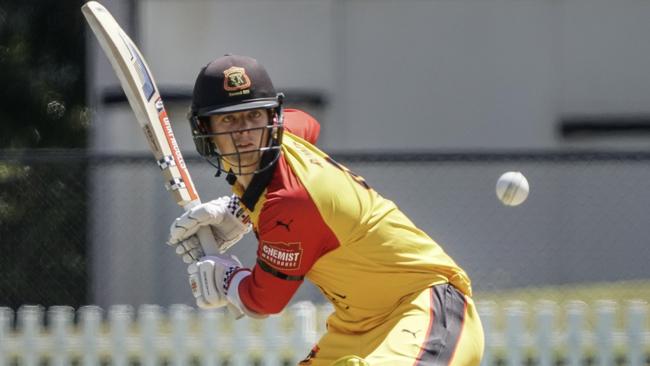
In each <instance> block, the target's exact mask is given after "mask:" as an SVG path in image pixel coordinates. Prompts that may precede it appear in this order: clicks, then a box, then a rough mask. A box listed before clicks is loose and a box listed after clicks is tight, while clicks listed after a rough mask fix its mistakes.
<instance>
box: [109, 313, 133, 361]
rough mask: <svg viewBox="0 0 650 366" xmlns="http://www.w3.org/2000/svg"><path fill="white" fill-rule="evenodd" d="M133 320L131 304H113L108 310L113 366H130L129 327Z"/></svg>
mask: <svg viewBox="0 0 650 366" xmlns="http://www.w3.org/2000/svg"><path fill="white" fill-rule="evenodd" d="M132 320H133V308H132V307H131V306H129V305H113V306H111V307H110V308H109V310H108V321H109V323H110V324H109V325H110V333H111V349H110V352H109V353H110V355H111V358H112V362H111V365H112V366H128V364H129V350H128V349H129V343H128V337H129V327H130V326H131V321H132Z"/></svg>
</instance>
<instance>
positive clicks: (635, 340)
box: [626, 300, 648, 366]
mask: <svg viewBox="0 0 650 366" xmlns="http://www.w3.org/2000/svg"><path fill="white" fill-rule="evenodd" d="M626 316H627V345H628V346H627V354H628V357H629V361H628V365H629V366H641V365H645V364H646V363H645V359H644V356H645V344H644V343H645V342H644V332H645V324H646V321H647V316H648V303H646V302H645V301H641V300H630V301H628V302H627V314H626Z"/></svg>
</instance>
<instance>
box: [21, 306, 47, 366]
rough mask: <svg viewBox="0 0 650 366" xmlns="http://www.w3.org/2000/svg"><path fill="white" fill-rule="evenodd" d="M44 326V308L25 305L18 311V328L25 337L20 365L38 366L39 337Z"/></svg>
mask: <svg viewBox="0 0 650 366" xmlns="http://www.w3.org/2000/svg"><path fill="white" fill-rule="evenodd" d="M42 324H43V308H42V307H41V306H38V305H25V306H21V307H20V309H18V327H19V329H20V332H21V333H22V335H23V339H22V352H21V355H22V362H21V363H20V365H25V366H37V365H38V364H39V361H40V359H39V357H40V347H39V344H38V336H39V335H40V333H41V325H42Z"/></svg>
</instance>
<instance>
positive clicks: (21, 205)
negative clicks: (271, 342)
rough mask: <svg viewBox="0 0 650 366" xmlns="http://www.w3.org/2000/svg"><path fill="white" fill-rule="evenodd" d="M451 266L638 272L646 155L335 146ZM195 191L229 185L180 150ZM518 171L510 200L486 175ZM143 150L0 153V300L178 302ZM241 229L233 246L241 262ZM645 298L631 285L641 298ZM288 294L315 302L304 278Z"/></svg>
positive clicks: (557, 274) (484, 280)
mask: <svg viewBox="0 0 650 366" xmlns="http://www.w3.org/2000/svg"><path fill="white" fill-rule="evenodd" d="M333 156H334V157H335V158H336V159H337V160H338V161H339V162H341V163H343V164H344V165H346V166H347V167H348V168H350V169H352V170H353V171H355V172H356V173H358V174H360V175H362V176H363V177H364V178H365V179H366V180H367V181H368V182H369V184H370V185H371V186H372V187H373V188H374V189H376V190H377V191H378V192H379V193H381V194H382V195H384V196H385V197H386V198H388V199H391V200H393V201H395V202H396V203H397V205H398V206H399V207H400V208H401V209H402V210H403V211H404V212H405V213H406V214H407V215H408V216H409V217H410V218H411V219H412V220H413V221H414V222H415V223H416V224H417V225H418V226H419V227H421V228H422V229H423V230H425V231H426V232H428V233H429V234H430V235H431V236H432V237H433V238H434V239H435V240H436V241H438V242H439V243H440V244H441V245H442V246H443V248H444V249H445V250H446V251H447V252H448V253H450V254H451V255H452V256H453V257H454V259H455V260H456V261H457V262H458V263H459V264H460V265H461V266H462V267H464V268H465V269H466V270H467V271H468V273H469V274H470V276H471V277H472V280H473V282H474V287H475V290H476V291H477V293H478V294H479V296H481V294H489V293H493V292H495V291H500V290H505V289H513V288H530V287H531V286H536V287H539V286H547V285H567V284H568V285H571V286H570V287H565V288H566V291H567V297H571V296H572V294H571V291H574V290H573V289H574V287H573V286H574V285H576V284H585V283H599V282H613V281H623V280H650V271H648V269H647V259H648V258H650V246H649V245H648V237H649V234H650V226H649V225H648V222H649V221H648V211H649V207H650V194H648V193H647V189H648V182H650V164H649V163H650V152H635V153H628V152H626V153H622V152H620V153H614V152H608V153H586V152H582V153H518V154H515V153H513V154H401V155H400V154H367V155H360V154H338V155H337V154H334V155H333ZM187 160H188V165H189V167H190V171H191V172H192V173H193V175H194V180H195V183H196V185H197V186H198V188H199V191H200V192H201V194H202V196H203V198H204V199H207V198H213V197H215V196H218V195H222V194H226V193H227V192H228V187H227V185H226V184H225V183H224V182H223V178H214V176H213V175H214V172H213V170H212V168H211V167H210V166H208V165H207V164H205V163H203V162H202V161H201V160H200V159H199V158H197V157H192V156H190V157H188V159H187ZM507 170H519V171H522V172H523V173H524V174H525V175H526V176H527V177H528V180H529V182H530V185H531V193H530V196H529V198H528V200H527V201H526V202H525V203H524V204H523V205H521V206H518V207H514V208H513V207H506V206H503V205H502V204H501V203H500V202H499V201H498V200H497V198H496V196H495V193H494V186H495V183H496V179H497V178H498V177H499V175H500V174H501V173H503V172H504V171H507ZM181 211H182V210H181V209H180V208H179V207H178V206H175V204H174V203H173V201H172V199H171V198H170V197H169V194H168V193H167V192H165V190H164V188H163V182H162V177H161V176H160V174H159V171H158V168H157V167H156V165H155V163H154V162H153V161H152V159H151V158H150V157H149V155H148V154H142V155H141V156H140V155H130V156H115V155H111V156H96V155H93V156H90V155H87V153H86V152H83V151H55V152H52V151H31V152H25V153H20V154H19V153H12V152H3V153H2V154H0V253H1V254H2V255H1V256H0V268H2V270H1V271H0V305H6V306H11V307H14V308H15V307H17V306H18V305H21V304H25V303H38V304H41V305H45V306H50V305H60V304H67V305H72V306H78V305H81V304H88V303H96V304H99V305H102V306H108V305H110V304H116V303H126V304H134V305H137V304H144V303H156V304H161V305H167V304H172V303H190V300H191V296H190V295H189V290H188V289H187V283H186V278H185V275H184V273H185V268H184V267H183V265H182V263H180V261H179V260H178V258H176V257H175V255H174V253H173V250H171V248H169V247H167V246H166V245H165V244H164V242H165V239H166V235H167V230H168V225H169V223H170V222H171V220H172V219H173V218H174V217H176V216H177V215H179V214H180V213H181ZM254 248H255V242H254V238H253V237H252V236H249V237H248V238H246V239H245V240H243V242H242V243H240V244H238V245H237V246H235V248H234V249H233V252H234V253H235V254H237V255H238V256H239V257H240V259H242V261H243V262H244V263H245V264H248V265H251V264H253V260H254V255H255V249H254ZM531 291H532V290H531ZM640 295H641V296H644V295H643V294H640ZM296 299H297V300H304V299H309V300H313V301H321V298H320V295H319V294H318V291H317V290H316V289H314V288H312V287H310V286H309V285H305V286H303V289H301V291H300V292H299V294H298V296H297V298H296Z"/></svg>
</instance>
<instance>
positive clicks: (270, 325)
mask: <svg viewBox="0 0 650 366" xmlns="http://www.w3.org/2000/svg"><path fill="white" fill-rule="evenodd" d="M281 319H282V316H281V315H279V314H273V315H270V316H269V317H268V318H266V319H264V320H263V323H262V339H263V342H262V343H263V344H264V352H262V354H263V356H262V357H263V359H262V365H263V366H280V365H282V353H281V352H280V350H281V349H282V346H283V344H282V337H281V336H280V332H279V331H280V330H281V324H280V321H281Z"/></svg>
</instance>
